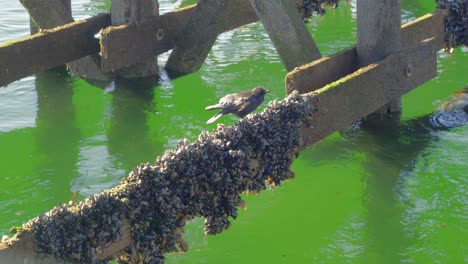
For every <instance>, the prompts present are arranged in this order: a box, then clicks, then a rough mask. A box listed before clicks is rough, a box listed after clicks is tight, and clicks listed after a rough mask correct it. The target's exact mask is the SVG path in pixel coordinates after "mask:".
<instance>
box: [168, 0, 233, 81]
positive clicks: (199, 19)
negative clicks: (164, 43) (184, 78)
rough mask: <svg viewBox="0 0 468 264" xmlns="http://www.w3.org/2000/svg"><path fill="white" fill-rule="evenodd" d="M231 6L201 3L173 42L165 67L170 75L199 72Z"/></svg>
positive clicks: (221, 0) (217, 0) (214, 0)
mask: <svg viewBox="0 0 468 264" xmlns="http://www.w3.org/2000/svg"><path fill="white" fill-rule="evenodd" d="M232 8H233V3H232V2H229V1H225V0H200V1H198V3H197V5H196V7H195V10H194V11H193V12H192V14H191V16H190V18H189V20H188V22H187V25H186V26H185V28H184V29H183V30H182V34H180V35H179V36H178V37H177V39H176V41H175V46H174V49H173V50H172V53H171V55H170V56H169V59H168V60H167V63H166V67H165V68H166V69H167V70H168V71H169V72H170V73H171V74H172V75H181V74H188V73H192V72H195V71H197V70H198V69H200V68H201V66H202V64H203V62H204V61H205V59H206V57H207V56H208V53H209V52H210V50H211V48H212V47H213V45H214V43H215V41H216V39H217V37H218V32H219V31H220V29H221V26H222V25H223V22H222V21H223V19H224V16H225V14H227V13H228V12H232Z"/></svg>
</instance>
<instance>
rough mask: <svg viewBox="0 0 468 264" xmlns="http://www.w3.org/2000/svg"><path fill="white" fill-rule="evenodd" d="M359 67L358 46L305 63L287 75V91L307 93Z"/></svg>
mask: <svg viewBox="0 0 468 264" xmlns="http://www.w3.org/2000/svg"><path fill="white" fill-rule="evenodd" d="M357 69H358V62H357V52H356V47H353V48H351V49H346V50H343V51H340V52H338V53H336V54H334V55H333V56H330V57H323V58H321V59H318V60H315V61H313V62H311V63H308V64H304V65H302V66H299V67H297V68H295V69H294V70H293V71H291V72H289V73H288V75H287V76H286V93H287V94H290V93H291V92H292V91H293V90H297V91H298V92H299V93H307V92H309V91H313V90H316V89H318V88H320V87H323V86H325V85H327V84H329V83H331V82H334V81H336V80H337V79H339V78H341V77H343V76H346V75H348V74H350V73H352V72H354V71H356V70H357Z"/></svg>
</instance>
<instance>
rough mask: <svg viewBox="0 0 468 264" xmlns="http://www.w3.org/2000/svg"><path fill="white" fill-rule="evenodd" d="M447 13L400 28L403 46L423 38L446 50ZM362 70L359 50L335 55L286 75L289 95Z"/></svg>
mask: <svg viewBox="0 0 468 264" xmlns="http://www.w3.org/2000/svg"><path fill="white" fill-rule="evenodd" d="M446 16H447V12H446V11H442V10H437V11H436V12H435V13H434V14H427V15H425V16H422V17H420V18H417V19H415V20H414V21H411V22H408V23H406V24H404V25H403V26H402V27H401V43H402V44H401V45H402V47H403V49H410V48H412V47H415V46H417V45H419V43H420V42H421V41H423V40H424V39H428V38H432V37H434V45H435V47H436V49H443V48H445V42H444V36H445V33H444V19H445V17H446ZM358 69H359V65H358V58H357V51H356V47H355V46H354V47H351V48H349V49H346V50H343V51H340V52H338V53H336V54H334V55H331V56H328V57H323V58H321V59H319V60H316V61H313V62H311V63H308V64H305V65H302V66H300V67H298V68H297V69H295V70H293V71H291V72H289V73H288V75H287V76H286V80H285V82H286V93H287V94H290V93H291V92H292V91H294V90H297V91H299V93H308V92H311V91H314V90H317V89H319V88H322V87H323V86H325V85H326V84H328V83H331V82H334V81H336V80H338V79H340V78H342V77H344V76H346V75H348V74H351V73H352V72H354V71H356V70H358Z"/></svg>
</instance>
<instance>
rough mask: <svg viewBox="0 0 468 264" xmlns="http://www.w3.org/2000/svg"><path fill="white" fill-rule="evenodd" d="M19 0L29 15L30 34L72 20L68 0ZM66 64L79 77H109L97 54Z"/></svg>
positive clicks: (105, 78)
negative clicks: (102, 68) (104, 72)
mask: <svg viewBox="0 0 468 264" xmlns="http://www.w3.org/2000/svg"><path fill="white" fill-rule="evenodd" d="M20 2H21V4H22V5H23V6H24V7H25V8H26V9H27V10H28V13H29V15H30V17H31V20H32V21H31V23H30V24H31V34H33V33H36V32H37V31H38V28H41V29H51V28H54V27H58V26H61V25H64V24H68V23H72V22H74V19H73V17H72V13H71V1H70V0H47V1H39V0H20ZM67 66H68V67H69V68H70V70H71V72H72V73H73V74H75V75H77V76H80V77H84V78H90V79H97V80H107V79H109V78H111V76H110V75H108V74H103V73H102V72H101V67H100V57H99V55H97V54H96V55H90V56H87V57H84V58H82V59H79V60H76V61H72V62H69V63H68V64H67Z"/></svg>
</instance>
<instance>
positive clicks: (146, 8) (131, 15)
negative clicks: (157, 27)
mask: <svg viewBox="0 0 468 264" xmlns="http://www.w3.org/2000/svg"><path fill="white" fill-rule="evenodd" d="M158 16H159V3H158V1H157V0H112V5H111V22H112V25H113V26H117V25H122V24H128V23H140V22H141V21H144V20H145V19H157V17H158ZM127 38H128V36H127ZM130 40H131V41H135V40H133V39H130ZM107 41H109V40H107ZM122 53H125V52H122ZM107 56H109V54H107ZM116 56H120V54H119V55H116ZM158 74H159V67H158V58H157V56H155V55H153V56H149V57H144V58H141V60H140V61H139V62H137V63H136V64H134V65H132V66H130V67H126V68H122V69H120V70H119V71H118V75H119V76H120V77H123V78H141V77H150V76H155V75H158Z"/></svg>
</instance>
